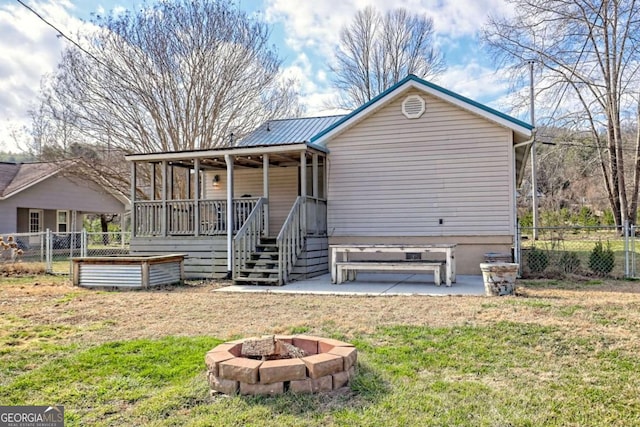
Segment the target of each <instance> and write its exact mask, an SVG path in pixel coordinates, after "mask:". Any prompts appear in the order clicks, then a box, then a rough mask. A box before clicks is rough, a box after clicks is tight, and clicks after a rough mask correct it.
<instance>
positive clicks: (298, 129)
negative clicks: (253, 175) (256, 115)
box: [235, 115, 345, 147]
mask: <svg viewBox="0 0 640 427" xmlns="http://www.w3.org/2000/svg"><path fill="white" fill-rule="evenodd" d="M343 117H345V116H343V115H340V116H325V117H306V118H297V119H281V120H270V121H268V122H266V123H264V124H262V125H261V126H260V127H259V128H257V129H256V130H254V131H253V132H251V133H250V134H249V135H247V136H245V137H244V138H242V139H241V140H240V141H238V142H237V144H236V145H235V146H236V147H255V146H265V145H284V144H297V143H301V142H309V140H310V139H311V137H312V136H314V135H316V134H317V133H318V132H321V131H322V130H324V129H326V128H327V127H329V126H331V125H333V124H334V123H336V122H337V121H339V120H341V119H342V118H343Z"/></svg>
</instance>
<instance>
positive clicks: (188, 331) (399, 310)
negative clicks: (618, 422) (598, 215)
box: [0, 276, 640, 346]
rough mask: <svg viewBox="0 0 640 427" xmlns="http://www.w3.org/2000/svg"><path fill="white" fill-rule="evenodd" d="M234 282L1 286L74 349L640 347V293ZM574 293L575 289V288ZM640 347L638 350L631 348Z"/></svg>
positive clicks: (586, 287) (22, 312)
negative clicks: (378, 331)
mask: <svg viewBox="0 0 640 427" xmlns="http://www.w3.org/2000/svg"><path fill="white" fill-rule="evenodd" d="M228 284H229V283H228V282H224V281H223V282H190V283H187V284H186V285H184V286H178V287H166V288H162V289H156V290H148V291H123V292H104V291H95V290H87V289H82V288H77V287H73V286H71V285H70V283H69V282H68V281H60V280H59V279H57V280H55V281H54V280H49V281H48V280H47V279H46V276H43V277H37V278H35V279H34V280H33V282H32V283H31V284H28V283H17V284H16V283H14V284H9V285H6V286H3V284H2V282H0V316H15V317H18V318H22V319H25V320H28V321H30V322H33V323H35V324H52V325H53V324H56V325H57V324H63V325H66V326H72V327H73V328H74V330H76V331H78V332H77V334H76V335H75V336H73V337H72V338H73V339H82V340H90V341H92V342H105V341H112V340H120V339H134V338H157V337H161V336H167V335H178V336H180V335H182V336H199V335H209V336H213V337H217V338H220V339H231V338H235V337H245V336H253V335H261V334H271V333H292V332H305V333H309V334H318V335H323V334H324V333H325V332H327V331H332V333H334V334H335V331H336V330H338V331H340V333H341V334H342V337H343V338H347V339H348V338H350V337H352V336H356V335H358V334H361V333H370V332H372V331H373V330H374V329H375V328H377V327H379V326H391V325H426V326H431V327H439V326H443V327H444V326H454V325H487V324H491V323H495V322H500V321H507V322H518V323H536V324H539V325H548V326H563V327H567V328H571V330H572V331H574V333H575V334H577V335H580V334H581V333H584V334H593V333H594V332H597V333H600V334H602V335H603V336H604V337H606V336H612V337H613V336H615V337H617V338H620V339H623V340H624V341H628V342H632V341H633V340H637V339H638V333H637V332H635V331H638V330H640V328H639V327H638V326H640V283H639V282H622V281H610V282H606V281H604V282H602V283H599V284H579V283H578V284H575V283H562V284H559V285H558V284H555V285H549V284H548V283H546V282H544V281H528V282H523V283H522V284H520V286H519V288H518V293H519V296H516V297H501V298H488V297H464V296H450V297H428V296H385V297H371V296H328V295H290V294H286V295H285V294H268V293H255V294H247V293H238V294H235V293H220V292H214V290H215V289H217V288H219V287H221V286H227V285H228ZM574 285H575V286H574ZM634 346H635V344H634Z"/></svg>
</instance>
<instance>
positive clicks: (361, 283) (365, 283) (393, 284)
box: [215, 273, 484, 296]
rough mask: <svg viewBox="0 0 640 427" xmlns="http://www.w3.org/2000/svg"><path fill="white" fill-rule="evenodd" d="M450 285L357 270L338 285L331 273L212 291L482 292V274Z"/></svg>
mask: <svg viewBox="0 0 640 427" xmlns="http://www.w3.org/2000/svg"><path fill="white" fill-rule="evenodd" d="M456 279H457V282H456V283H454V284H453V285H452V286H451V287H448V286H445V285H444V284H443V285H442V286H436V285H434V284H433V274H407V273H404V274H402V273H359V274H358V279H357V280H355V281H353V282H345V283H342V284H340V285H334V284H332V283H331V275H330V274H324V275H322V276H318V277H314V278H312V279H307V280H300V281H296V282H292V283H289V284H287V285H284V286H256V285H232V286H225V287H222V288H219V289H216V291H215V292H269V293H282V294H320V295H322V294H324V295H380V296H384V295H430V296H447V295H476V296H478V295H484V282H483V280H482V276H471V275H469V276H467V275H457V277H456Z"/></svg>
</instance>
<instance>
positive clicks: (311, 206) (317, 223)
mask: <svg viewBox="0 0 640 427" xmlns="http://www.w3.org/2000/svg"><path fill="white" fill-rule="evenodd" d="M305 212H306V214H307V217H306V219H305V220H306V230H307V234H310V235H316V236H317V235H320V236H324V235H326V234H327V201H326V200H323V199H316V198H314V197H310V196H307V199H306V200H305Z"/></svg>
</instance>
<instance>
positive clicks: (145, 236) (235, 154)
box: [127, 143, 328, 284]
mask: <svg viewBox="0 0 640 427" xmlns="http://www.w3.org/2000/svg"><path fill="white" fill-rule="evenodd" d="M127 160H129V161H130V162H131V177H132V180H131V182H132V186H131V195H132V206H133V209H132V218H131V221H132V252H139V253H160V252H176V250H178V251H180V249H182V248H191V249H192V251H191V252H193V253H191V254H190V256H189V257H188V258H187V261H186V263H185V268H186V269H187V273H189V262H190V260H191V264H192V268H190V270H191V274H187V275H188V276H191V277H197V276H202V277H221V276H225V277H228V278H231V277H232V278H233V279H234V280H239V281H245V282H253V283H260V282H267V283H269V284H273V283H275V282H278V284H283V283H286V282H287V281H289V280H290V279H291V278H292V277H293V276H294V275H295V274H294V273H295V271H294V270H295V268H296V265H297V264H300V257H301V256H304V255H306V254H307V252H309V251H307V249H308V245H309V244H310V243H313V246H314V247H317V248H322V249H321V250H322V251H324V253H325V254H324V255H323V256H319V254H318V253H316V254H315V255H314V257H315V258H324V259H321V260H320V261H319V263H320V264H322V263H324V264H325V265H324V267H323V268H324V271H326V269H327V268H328V267H327V266H326V264H327V262H326V235H327V226H326V224H327V214H326V212H327V209H326V176H327V174H326V152H325V151H323V150H322V149H319V148H317V147H312V146H309V145H308V144H306V143H300V144H284V145H276V146H273V145H272V146H262V147H238V148H226V149H212V150H194V151H183V152H168V153H152V154H138V155H130V156H127ZM196 248H200V249H199V250H197V251H196V250H195V249H196ZM181 252H182V251H181ZM268 252H270V254H269V255H268V256H267V253H268ZM260 258H262V260H261V259H260ZM266 258H269V260H267V259H266ZM223 259H226V262H224V266H223ZM266 261H275V262H266ZM302 261H303V262H302V264H305V261H304V260H302ZM196 264H197V265H198V266H197V267H196V266H195V265H196ZM222 267H224V268H222ZM315 268H317V269H319V268H320V267H319V266H318V265H316V266H315ZM276 270H277V276H276V274H274V273H275V271H276ZM299 270H300V269H299ZM303 270H304V269H303ZM324 271H323V272H324ZM298 273H299V274H298V275H300V271H298ZM309 273H310V272H309V271H306V272H303V273H302V276H303V277H307V276H308V274H309ZM253 279H255V280H253Z"/></svg>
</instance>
